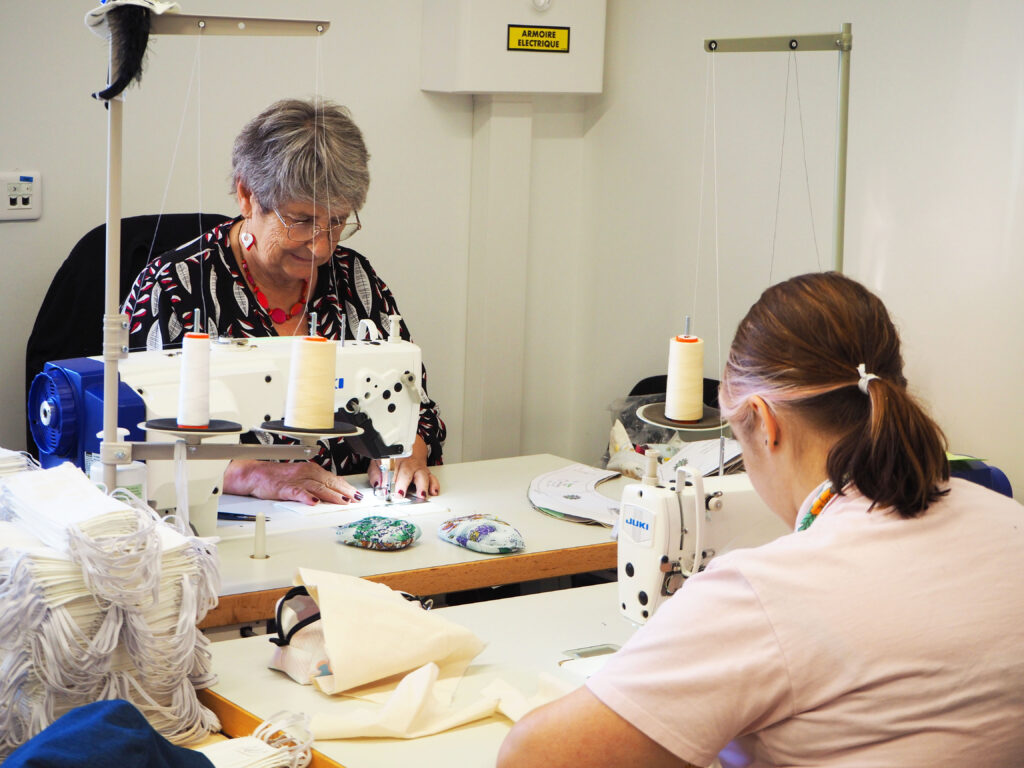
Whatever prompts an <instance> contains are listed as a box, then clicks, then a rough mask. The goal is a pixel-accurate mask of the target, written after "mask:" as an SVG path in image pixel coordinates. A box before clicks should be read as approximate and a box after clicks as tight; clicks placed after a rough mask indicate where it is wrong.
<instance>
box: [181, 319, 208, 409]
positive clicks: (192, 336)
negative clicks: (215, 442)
mask: <svg viewBox="0 0 1024 768" xmlns="http://www.w3.org/2000/svg"><path fill="white" fill-rule="evenodd" d="M178 426H179V427H190V428H204V427H209V426H210V334H208V333H186V334H185V338H184V339H183V340H182V342H181V386H180V387H179V389H178Z"/></svg>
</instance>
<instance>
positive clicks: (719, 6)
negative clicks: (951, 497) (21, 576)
mask: <svg viewBox="0 0 1024 768" xmlns="http://www.w3.org/2000/svg"><path fill="white" fill-rule="evenodd" d="M556 2H557V0H556ZM93 4H94V2H93V0H84V1H82V0H76V1H75V2H70V1H69V0H36V2H33V3H20V4H15V3H4V4H3V6H2V7H0V41H2V42H3V45H4V50H5V52H6V53H7V56H8V60H15V61H19V62H25V66H24V67H23V69H24V70H25V71H26V72H28V71H31V72H32V73H33V76H32V77H31V78H29V77H25V78H18V77H9V76H8V77H5V78H4V79H3V97H4V99H3V105H4V106H3V109H2V111H0V168H3V169H9V168H13V167H21V168H37V169H39V170H40V171H41V172H42V174H43V180H44V188H45V191H44V211H45V214H44V218H43V219H42V220H41V221H39V222H29V223H0V269H2V271H3V280H2V284H0V306H3V320H4V324H5V331H6V332H5V333H4V334H3V335H0V364H2V365H3V366H4V367H5V369H6V370H7V371H8V374H7V376H5V377H4V379H3V380H2V383H0V402H3V404H4V408H2V409H0V445H4V446H11V447H19V446H20V445H21V442H22V440H23V437H22V435H23V427H22V424H23V422H22V419H23V412H22V411H21V410H20V409H21V408H23V403H24V394H23V393H22V392H21V389H22V383H21V373H20V372H21V369H22V356H23V350H24V341H25V338H26V337H27V334H28V330H29V328H30V326H31V322H32V319H33V318H34V315H35V309H36V306H37V305H38V302H39V300H40V298H41V297H42V295H43V293H44V291H45V288H46V285H47V284H48V282H49V279H50V276H51V275H52V273H53V271H54V270H55V269H56V267H57V265H58V264H59V263H60V261H61V260H62V259H63V258H64V256H65V255H66V254H67V252H68V251H69V250H70V248H71V246H72V245H73V244H74V242H75V240H76V239H77V238H78V237H79V236H80V235H81V234H82V233H84V232H85V231H86V230H88V229H89V228H90V227H92V226H94V225H95V224H96V223H99V222H100V221H102V219H103V215H104V209H103V190H104V178H103V168H104V162H105V150H104V131H105V120H104V116H103V114H102V112H103V111H102V108H101V107H99V105H97V104H96V103H95V102H93V101H92V100H91V99H90V98H89V96H88V94H89V93H91V92H92V91H93V90H96V89H97V88H98V87H99V84H100V83H101V82H102V80H103V76H104V47H103V44H102V43H101V42H100V41H99V39H98V38H95V37H94V36H93V35H91V34H90V33H88V32H87V31H86V30H85V29H84V27H83V26H82V23H81V16H82V14H83V13H84V12H85V10H87V9H88V8H90V7H91V6H92V5H93ZM282 8H283V6H282V5H281V4H280V3H276V2H269V0H249V1H248V2H242V0H220V1H219V2H217V3H216V4H213V3H210V2H208V1H207V2H200V0H194V2H189V3H187V4H186V9H185V10H186V11H189V12H198V11H199V10H214V11H215V12H216V13H219V14H229V13H248V14H251V15H254V16H274V15H280V14H281V13H282ZM288 8H289V9H290V11H289V12H292V13H294V14H295V15H297V16H302V17H305V18H314V17H318V16H322V17H324V18H328V19H330V20H331V21H332V22H333V23H334V26H333V27H332V29H331V31H330V32H329V33H328V35H327V36H326V37H325V38H324V40H323V48H322V57H323V62H324V67H323V69H324V86H323V92H324V93H325V94H326V95H327V96H330V97H332V98H334V99H336V100H338V101H341V102H343V103H347V104H349V105H350V106H351V107H352V109H353V112H354V114H355V117H356V119H357V121H358V122H359V123H360V125H361V126H362V127H363V128H364V130H365V133H366V136H367V140H368V143H369V146H370V150H371V152H372V153H373V158H372V161H371V163H372V164H371V171H372V173H373V176H374V181H373V184H372V186H371V190H370V197H369V201H368V204H367V207H366V211H365V213H366V216H365V217H364V220H365V222H366V230H365V231H364V232H362V233H360V235H359V236H358V242H357V241H353V245H354V247H356V248H357V249H360V250H362V251H363V252H365V253H367V254H368V255H369V256H370V257H371V258H372V259H373V261H374V264H375V265H376V266H377V267H378V269H379V270H380V271H381V273H382V274H383V276H384V278H385V280H387V281H388V282H389V284H390V285H391V286H392V287H393V288H394V290H395V293H396V294H397V296H398V298H399V302H400V305H401V307H402V309H403V312H404V313H405V315H406V316H407V317H408V319H409V321H410V323H411V325H412V328H413V331H414V334H415V335H416V338H417V341H419V342H420V344H421V345H422V346H423V347H424V353H425V356H426V360H427V363H428V366H429V370H430V376H431V379H430V381H431V391H432V393H433V394H434V395H435V397H436V398H437V399H438V401H439V402H440V403H441V406H442V409H443V415H444V417H445V418H446V420H447V421H448V424H449V427H450V437H449V444H448V447H447V455H448V457H449V460H458V459H460V458H466V459H470V458H475V457H476V456H469V455H466V456H463V452H462V424H461V419H462V413H463V392H464V376H465V363H466V360H465V354H466V322H467V316H466V306H467V296H466V265H467V264H468V262H469V247H470V246H469V227H470V224H469V221H470V195H471V184H470V180H471V158H472V150H473V142H474V135H473V101H472V98H471V97H468V96H446V95H440V94H434V93H424V92H422V91H420V90H419V73H418V67H419V55H420V54H419V48H420V38H419V34H420V12H421V11H420V4H419V3H417V2H413V0H376V2H373V3H368V2H359V1H358V0H306V1H305V2H301V3H293V4H289V5H288ZM844 21H849V22H852V23H853V33H854V50H853V57H852V61H853V67H852V86H851V91H852V93H851V106H850V143H849V182H848V200H847V220H846V221H847V237H846V271H847V272H848V273H849V274H851V275H852V276H854V277H856V278H858V279H861V280H863V281H864V282H865V283H867V284H868V285H869V287H871V288H873V289H874V290H876V291H877V292H879V293H880V294H881V295H882V296H883V298H884V299H885V300H886V301H887V303H888V304H889V306H890V308H891V309H892V312H893V314H894V315H895V316H896V318H897V321H898V323H899V325H900V327H901V329H902V332H903V337H904V343H905V353H906V360H907V370H908V375H909V378H910V379H911V382H912V384H913V386H914V388H915V391H917V392H918V393H919V394H921V395H922V397H924V398H925V399H926V400H927V401H928V402H929V404H930V405H931V407H932V410H933V412H934V413H935V415H936V417H937V418H938V420H939V422H940V423H941V424H942V425H943V426H944V427H945V428H946V430H947V432H948V435H949V437H950V440H951V444H952V447H953V448H954V449H956V450H959V451H963V452H967V453H973V454H976V455H980V456H983V457H985V458H988V459H989V460H991V461H992V462H994V463H995V464H996V465H998V466H1001V467H1003V468H1004V469H1005V470H1006V471H1007V472H1008V474H1009V475H1010V478H1011V480H1012V481H1013V482H1014V485H1015V486H1016V488H1017V492H1018V496H1019V495H1020V493H1021V489H1022V488H1024V457H1022V456H1021V452H1020V451H1019V450H1018V447H1019V446H1020V444H1021V437H1020V435H1021V434H1022V433H1024V409H1022V408H1021V407H1020V406H1019V404H1018V400H1017V392H1018V389H1019V385H1018V382H1020V381H1021V380H1022V379H1024V342H1022V340H1021V334H1020V329H1021V328H1022V327H1024V259H1022V258H1021V256H1020V254H1021V253H1022V252H1024V203H1022V189H1021V185H1022V178H1024V173H1022V171H1024V49H1022V48H1021V46H1020V45H1019V39H1020V29H1022V28H1024V4H1021V3H1019V2H1018V0H987V1H986V2H981V1H980V0H979V1H978V2H969V1H968V0H944V1H941V2H932V1H930V0H900V2H898V3H891V2H885V1H884V0H846V1H843V0H764V1H763V2H752V1H751V0H716V1H715V2H712V1H711V0H701V1H694V2H686V3H681V2H678V0H639V1H638V0H609V1H608V17H607V42H606V61H605V90H604V93H603V94H601V95H600V96H593V97H555V96H548V97H540V98H536V99H535V100H534V104H533V128H532V131H533V134H532V149H531V171H530V186H531V194H530V208H529V226H528V230H527V231H526V232H525V233H524V236H525V237H527V238H528V239H529V249H530V252H529V258H528V260H527V269H528V274H527V288H526V293H525V295H524V296H523V302H524V303H525V306H526V324H525V338H524V342H523V343H524V350H525V356H524V363H523V367H522V370H521V371H505V372H504V374H505V375H509V376H521V377H522V392H523V403H522V404H521V407H522V419H521V434H520V436H519V447H520V450H521V451H523V452H536V451H551V452H555V453H559V454H562V455H566V456H570V457H573V458H577V459H580V460H584V461H595V460H596V459H597V457H598V456H599V455H600V454H601V452H602V450H603V447H604V442H605V441H606V439H607V428H608V424H609V414H608V412H607V406H608V404H609V403H610V402H611V401H612V400H613V399H615V398H617V397H619V396H621V395H622V394H624V393H625V392H626V391H627V390H628V389H629V387H630V386H631V385H632V384H633V383H634V382H635V381H636V380H637V379H639V378H641V377H643V376H646V375H649V374H651V373H657V372H660V371H661V370H662V369H663V367H664V359H665V347H666V346H667V345H666V340H667V338H668V337H669V336H670V335H671V334H673V333H676V332H677V331H678V330H679V328H680V325H681V323H682V317H683V315H685V314H692V315H694V316H695V317H696V322H697V328H698V331H699V332H700V333H701V334H702V335H704V336H705V338H707V340H708V344H709V352H708V359H707V364H706V373H707V374H708V375H714V374H715V372H716V371H717V370H718V369H719V367H720V361H719V360H718V359H716V358H717V354H716V352H715V350H716V349H717V347H719V346H720V344H719V340H718V337H719V331H718V329H719V328H720V335H721V346H724V345H727V344H728V341H729V339H730V337H731V334H732V331H733V329H734V328H735V325H736V323H737V322H738V320H739V318H740V316H741V315H742V313H743V312H744V311H745V309H746V308H747V307H748V306H749V305H750V303H751V302H752V301H753V300H754V299H756V297H757V295H758V293H759V292H760V291H761V290H762V289H763V288H764V287H765V286H767V285H768V281H769V277H768V261H769V253H770V246H771V234H772V231H773V220H774V216H775V203H776V190H777V182H778V177H779V176H778V174H779V166H780V148H781V141H782V135H783V134H782V115H783V111H782V104H783V98H784V89H785V75H786V64H787V57H786V55H785V54H781V55H769V54H752V55H750V56H746V55H743V56H741V55H737V54H730V55H724V54H723V55H720V56H718V57H716V60H715V78H716V83H717V100H716V110H715V114H716V117H717V127H718V130H717V143H716V146H717V156H718V185H717V188H718V192H717V199H718V208H719V216H718V238H717V239H718V244H719V259H720V286H721V307H720V308H719V307H718V302H717V301H716V300H715V295H716V292H715V259H714V249H713V247H712V245H713V243H714V221H715V219H714V216H713V208H712V201H713V200H714V198H715V195H714V187H713V185H712V183H711V182H712V177H711V172H710V168H711V166H710V164H708V165H706V166H705V177H704V186H703V190H704V192H703V207H704V217H703V228H702V232H703V236H702V247H701V250H700V259H699V271H698V269H697V267H698V261H697V253H696V252H697V235H698V208H699V207H700V204H701V199H702V197H701V174H702V166H701V163H702V157H703V153H702V144H703V142H702V137H703V127H704V124H705V122H704V103H705V78H706V72H707V67H708V58H709V57H708V55H707V54H705V53H704V52H703V50H702V41H703V39H704V38H705V37H711V36H719V37H727V36H729V37H732V36H744V35H764V34H787V33H790V32H823V31H831V30H837V29H838V27H839V25H840V23H842V22H844ZM250 42H251V41H234V40H232V41H224V40H220V41H212V42H210V43H209V44H208V45H206V46H205V47H204V48H203V51H202V61H203V66H202V70H203V72H204V79H203V81H202V116H203V133H202V135H203V137H204V138H203V142H202V154H203V158H204V163H205V164H206V166H207V167H206V168H205V169H204V171H203V176H202V192H201V197H202V202H203V204H204V207H206V208H208V209H210V208H218V209H222V210H227V211H230V210H231V205H232V202H231V200H230V199H229V198H228V197H227V196H226V195H225V194H224V187H225V177H226V175H227V172H228V148H229V145H230V141H231V138H232V136H233V135H234V133H235V132H236V131H237V129H238V127H239V126H240V125H241V124H242V123H243V122H244V121H245V120H246V119H247V118H248V117H250V116H251V115H252V114H254V113H255V112H256V111H257V110H258V109H259V108H261V107H262V106H264V105H265V104H266V103H268V102H269V101H271V100H272V99H274V98H278V97H280V96H284V95H295V94H298V95H309V94H311V93H312V92H313V80H312V73H313V71H314V49H313V48H312V44H311V43H310V42H309V41H300V42H296V41H291V42H288V41H278V42H275V43H273V44H271V43H269V42H267V43H260V42H257V43H256V44H255V46H256V50H257V51H258V52H257V53H255V54H254V53H253V52H252V48H253V46H250V45H248V43H250ZM194 50H195V48H194V42H190V41H184V40H170V39H169V38H163V39H160V40H159V41H158V42H157V45H156V47H155V48H154V49H153V51H152V52H151V54H150V60H149V69H148V73H147V74H146V76H145V83H144V87H143V88H142V89H141V90H137V91H132V92H130V94H131V95H130V98H129V101H128V103H127V105H126V109H127V113H128V115H129V120H130V122H129V124H128V132H127V136H126V153H127V162H126V167H128V168H129V169H131V170H130V172H129V173H127V174H126V187H125V192H126V195H125V214H126V215H132V214H135V213H142V212H150V211H153V210H156V209H157V208H158V207H159V201H160V197H161V195H162V194H163V185H164V182H165V180H166V179H167V175H168V173H167V165H168V163H169V157H168V156H169V154H170V152H169V150H168V149H164V148H160V149H156V150H154V149H152V148H149V147H146V146H144V145H143V144H142V143H141V142H142V138H143V136H149V135H154V136H157V137H159V140H160V141H161V142H162V145H163V143H166V142H167V141H173V138H174V136H175V135H176V133H177V128H178V123H179V120H180V115H181V113H182V109H183V106H182V105H183V102H184V93H185V85H186V84H187V77H188V72H189V71H190V68H191V61H192V58H193V54H194ZM63 62H67V64H64V63H63ZM171 64H173V67H172V66H171ZM798 65H799V77H800V86H801V101H800V104H801V106H802V111H803V128H804V136H805V138H806V141H807V157H808V176H809V181H810V186H811V205H812V207H813V211H814V224H815V233H816V237H817V242H818V249H819V251H820V253H821V258H822V260H823V261H824V262H825V265H827V263H828V259H829V258H830V256H829V252H830V232H831V227H832V221H831V206H832V191H831V183H832V162H833V158H834V154H833V136H834V126H835V123H834V121H835V106H834V99H835V56H834V55H831V54H804V55H803V56H800V57H799V58H798ZM789 99H790V101H789V105H790V111H789V117H788V120H789V122H788V127H787V132H786V159H785V162H784V163H783V166H782V167H783V174H782V178H783V185H782V194H781V197H780V203H781V204H780V216H779V219H780V223H779V229H778V237H777V239H776V248H775V268H774V271H773V273H772V279H774V280H777V279H780V278H784V277H786V276H788V275H791V274H795V273H798V272H803V271H808V270H812V269H817V268H818V260H817V258H816V257H815V255H814V248H813V244H812V243H813V241H812V237H811V231H810V222H809V219H808V216H807V208H808V202H807V196H806V193H805V191H804V186H803V183H804V168H803V164H802V159H801V158H802V155H801V153H800V131H799V122H798V119H797V104H796V99H795V86H791V90H790V94H789ZM190 120H192V121H193V122H190V123H188V124H187V126H189V127H188V131H189V132H191V134H190V135H187V136H186V138H185V140H184V141H183V145H182V147H181V149H180V150H179V151H178V162H177V171H176V174H175V180H174V182H173V185H172V189H171V192H170V195H169V199H168V203H167V210H193V209H194V208H195V207H196V206H197V195H198V194H199V193H197V192H195V187H196V181H195V178H196V174H195V171H194V168H195V166H196V154H195V142H194V141H193V140H192V138H191V136H192V135H194V125H195V123H194V118H190ZM162 145H161V146H162ZM708 163H710V160H708ZM695 276H699V283H698V287H699V291H698V297H697V299H696V300H695V299H694V280H695ZM495 279H501V276H500V275H496V276H495ZM719 313H720V315H721V322H720V323H719V322H718V315H719ZM469 321H470V322H473V319H472V318H470V319H469Z"/></svg>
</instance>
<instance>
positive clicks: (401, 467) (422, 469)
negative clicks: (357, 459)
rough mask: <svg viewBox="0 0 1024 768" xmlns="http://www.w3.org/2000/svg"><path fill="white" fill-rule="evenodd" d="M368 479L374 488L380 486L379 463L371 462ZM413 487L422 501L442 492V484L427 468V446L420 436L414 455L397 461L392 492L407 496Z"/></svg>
mask: <svg viewBox="0 0 1024 768" xmlns="http://www.w3.org/2000/svg"><path fill="white" fill-rule="evenodd" d="M366 479H367V480H369V481H370V485H371V486H373V487H374V488H376V487H377V486H378V485H380V481H381V474H380V462H379V461H371V462H370V468H369V469H367V470H366ZM412 486H415V488H416V495H417V496H419V497H420V498H421V499H425V498H426V497H427V496H437V494H439V493H440V492H441V482H440V481H439V480H438V479H437V478H436V477H434V476H433V475H432V474H430V470H429V469H428V468H427V444H426V443H425V442H423V438H422V437H420V436H419V435H417V436H416V442H414V443H413V444H412V455H411V456H406V457H405V458H404V459H395V473H394V477H392V478H391V492H392V493H397V494H398V495H399V496H405V495H407V494H408V493H409V489H410V487H412Z"/></svg>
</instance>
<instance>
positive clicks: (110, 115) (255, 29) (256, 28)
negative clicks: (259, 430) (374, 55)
mask: <svg viewBox="0 0 1024 768" xmlns="http://www.w3.org/2000/svg"><path fill="white" fill-rule="evenodd" d="M329 27H330V22H328V21H299V20H294V19H254V18H246V17H240V16H239V17H236V16H189V15H183V14H173V13H169V14H163V15H156V14H151V16H150V32H149V33H150V35H232V36H243V37H252V36H264V37H265V36H288V37H295V36H316V35H321V34H323V33H324V32H326V31H327V29H328V28H329ZM110 57H111V62H113V41H111V54H110ZM111 72H113V66H111ZM105 103H106V105H107V241H106V250H107V253H106V267H105V268H106V280H105V284H104V305H103V306H104V310H103V439H102V441H101V442H100V461H102V463H103V483H104V484H105V485H106V486H107V488H115V487H116V486H117V465H118V464H127V463H129V462H130V461H131V460H132V452H133V451H132V449H133V444H132V443H130V442H126V441H122V440H121V439H120V438H119V436H118V434H117V384H118V373H117V366H118V360H120V359H121V358H122V357H127V355H128V321H127V319H126V318H125V316H124V315H122V314H121V313H120V311H119V309H120V306H119V302H120V299H121V297H120V295H119V288H120V286H119V277H120V274H121V164H122V159H123V157H122V125H123V109H124V101H123V99H122V97H121V96H120V95H119V96H115V97H114V98H113V99H110V100H109V101H106V102H105ZM139 448H141V449H142V450H138V449H139ZM225 448H230V449H231V456H230V457H226V456H224V455H223V454H224V449H225ZM313 452H314V449H313V448H311V447H310V446H309V445H305V446H303V445H298V446H283V445H278V446H255V445H253V446H249V445H245V446H243V445H236V446H219V447H218V446H213V445H209V446H207V445H198V444H196V445H191V444H190V445H189V451H188V457H189V458H194V459H223V458H238V457H242V456H245V457H248V458H278V459H284V458H309V456H310V455H312V453H313ZM173 453H174V444H173V443H164V444H145V447H144V448H143V447H142V444H139V445H138V446H137V449H136V452H135V455H136V457H142V455H143V454H144V455H145V457H146V458H164V459H170V458H173Z"/></svg>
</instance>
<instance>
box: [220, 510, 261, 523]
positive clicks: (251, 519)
mask: <svg viewBox="0 0 1024 768" xmlns="http://www.w3.org/2000/svg"><path fill="white" fill-rule="evenodd" d="M217 519H218V520H238V521H240V522H243V523H255V522H256V515H243V514H242V513H240V512H218V513H217Z"/></svg>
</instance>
